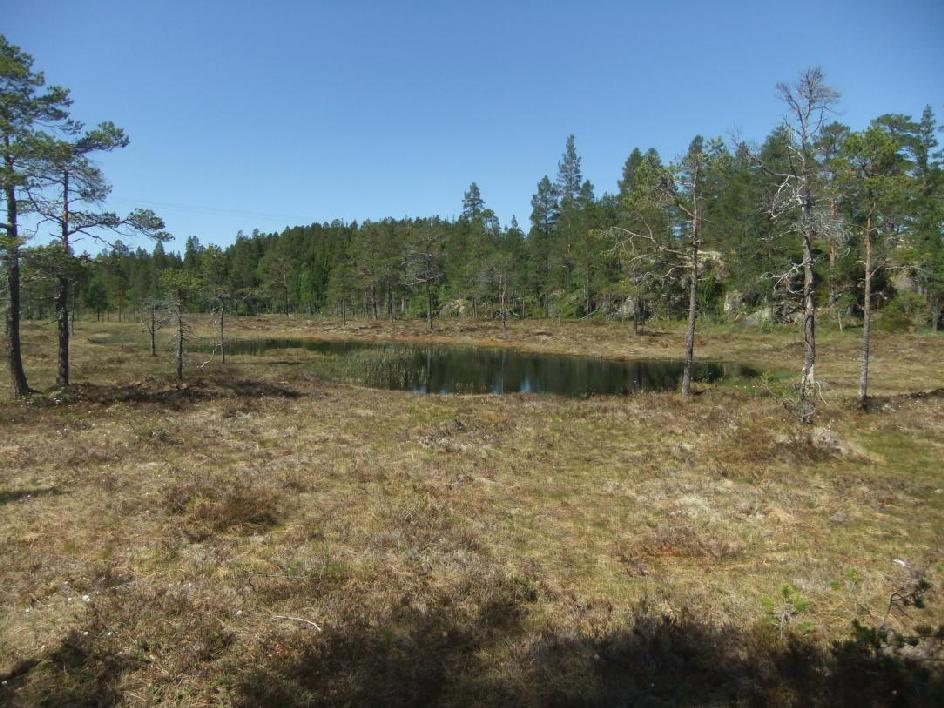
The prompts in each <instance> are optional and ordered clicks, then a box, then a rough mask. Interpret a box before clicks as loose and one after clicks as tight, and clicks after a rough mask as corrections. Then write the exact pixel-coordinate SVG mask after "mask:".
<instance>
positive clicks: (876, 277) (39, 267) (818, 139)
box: [0, 40, 944, 419]
mask: <svg viewBox="0 0 944 708" xmlns="http://www.w3.org/2000/svg"><path fill="white" fill-rule="evenodd" d="M2 53H3V55H4V61H5V64H4V69H3V77H2V80H3V86H2V91H3V103H2V115H0V121H2V125H0V129H2V132H3V136H4V144H3V150H4V154H3V156H4V167H3V172H2V175H3V188H4V192H3V193H4V198H5V200H6V205H7V222H6V223H5V224H4V225H3V229H4V236H3V239H2V247H3V258H4V265H5V271H6V275H7V278H6V282H7V353H8V361H10V362H11V363H10V366H11V373H13V377H14V390H15V391H18V392H21V393H25V392H26V390H27V387H26V386H25V379H24V380H23V382H22V385H20V383H19V382H18V381H17V374H16V373H15V372H14V370H15V369H17V368H19V369H20V370H21V369H22V366H21V364H16V365H15V364H14V362H13V360H14V359H15V357H16V356H17V354H16V351H15V350H17V349H18V347H19V344H18V317H19V316H20V313H21V312H23V313H25V315H26V316H27V317H33V318H40V319H42V318H48V317H55V318H56V321H57V323H58V327H59V331H60V360H61V362H60V363H61V366H60V369H62V368H63V366H64V367H65V369H66V371H65V372H64V375H61V376H60V380H59V383H60V384H65V383H68V374H67V365H68V364H67V359H66V360H64V361H63V360H62V342H63V339H66V340H67V336H68V324H69V317H70V313H71V317H72V318H73V319H74V318H75V317H77V316H80V315H81V314H82V313H83V312H84V313H86V315H88V316H94V317H97V318H101V317H109V316H114V317H117V318H118V319H125V318H131V317H140V316H141V315H140V313H142V312H146V311H147V310H148V308H149V307H150V308H151V310H150V311H151V315H152V316H153V305H154V303H155V302H167V301H168V300H169V301H172V302H174V303H176V307H177V310H178V311H179V312H186V311H218V312H219V313H220V314H221V315H222V314H223V313H228V312H231V313H234V314H256V313H285V314H292V313H299V314H306V315H314V314H326V315H330V316H334V317H338V318H341V319H345V318H348V317H370V318H388V319H396V318H412V317H422V318H424V319H425V321H426V323H427V327H429V328H432V326H433V322H434V319H435V318H436V317H437V316H442V315H451V316H463V317H469V318H492V319H497V320H500V321H501V322H502V323H505V322H507V319H508V318H535V317H541V318H558V319H564V318H567V319H571V318H625V319H627V320H632V322H633V327H634V330H635V331H637V332H638V331H639V330H640V328H642V327H644V326H645V323H646V321H647V320H648V319H650V318H652V317H660V318H682V319H685V320H686V321H687V325H688V326H687V336H686V351H685V354H686V359H687V361H688V362H689V363H690V362H691V360H692V358H693V348H694V342H695V328H696V322H697V320H698V318H699V317H704V316H714V317H722V316H724V317H731V318H735V317H743V318H747V319H748V320H750V321H752V322H756V323H763V322H766V321H793V322H796V323H797V324H798V325H799V326H800V329H801V331H802V332H803V340H804V361H803V368H802V372H803V375H802V383H801V384H800V399H801V402H802V403H803V407H804V412H803V413H802V417H804V419H809V418H811V416H812V411H813V409H814V408H815V406H814V405H813V401H814V400H815V386H816V378H815V361H816V321H817V317H818V313H819V312H820V311H825V312H826V313H827V314H828V316H829V317H830V318H832V319H834V320H835V321H836V323H837V324H838V326H840V327H844V326H845V325H846V324H848V323H850V322H854V323H856V324H857V325H858V324H861V325H862V329H863V368H862V376H861V382H860V396H861V398H862V399H863V401H864V400H865V399H866V397H867V388H868V355H869V346H870V344H869V342H870V332H871V326H872V315H873V313H874V312H875V311H877V310H884V313H883V315H884V316H885V318H886V320H887V322H889V323H898V324H901V323H905V324H908V325H911V326H916V327H927V328H930V329H932V330H940V329H941V327H942V317H941V315H942V310H944V236H942V224H944V200H942V194H944V192H942V190H944V182H942V154H941V151H939V150H938V141H937V137H936V136H937V133H938V132H939V130H940V129H939V128H938V126H937V124H936V120H935V117H934V114H933V112H932V110H931V108H930V107H928V108H926V109H925V110H924V111H923V113H922V114H921V116H920V117H918V118H914V117H912V116H908V115H903V114H884V115H880V116H878V117H876V118H875V119H874V120H873V121H872V122H871V123H870V124H869V125H868V126H867V127H866V128H864V129H862V130H859V131H854V130H852V129H851V128H849V127H848V126H845V125H843V124H842V123H839V122H837V121H834V120H831V118H832V116H833V109H834V108H835V107H836V105H837V101H838V98H839V94H838V92H836V91H835V90H834V89H832V88H831V87H829V86H828V85H827V84H826V82H825V79H824V77H823V74H822V72H821V71H820V70H819V69H811V70H807V71H805V72H803V73H802V74H801V75H800V76H799V77H798V78H797V79H796V80H795V81H793V82H791V83H789V84H781V85H779V86H778V91H779V93H780V96H781V98H782V100H783V105H784V108H785V113H786V117H785V118H784V120H783V121H781V122H780V123H779V124H777V125H775V126H774V127H773V129H772V130H771V132H770V133H769V135H767V136H766V138H765V139H764V140H763V141H762V142H760V143H759V144H748V143H747V142H745V141H741V140H732V139H729V140H724V139H722V138H720V137H712V138H705V137H702V136H695V137H694V138H693V139H692V141H691V143H690V145H689V147H688V149H687V151H686V152H685V153H684V154H683V155H681V156H679V157H677V158H675V159H672V160H668V161H667V160H665V159H664V157H663V156H661V155H659V153H658V152H657V151H656V150H655V149H653V148H648V149H643V148H636V149H633V150H632V151H631V152H630V154H629V155H628V157H627V159H626V161H625V164H624V167H623V170H622V175H621V177H620V179H619V181H618V185H617V189H616V190H615V191H614V192H613V193H603V194H602V195H600V196H598V195H597V194H596V190H595V188H594V185H592V184H591V183H590V182H589V181H588V180H586V179H585V178H584V176H583V170H582V164H581V158H580V156H579V155H578V152H577V148H576V142H575V138H574V136H573V135H571V136H568V137H567V140H566V143H565V146H564V151H563V154H562V156H561V158H560V160H559V162H558V164H557V169H556V171H553V170H550V171H549V172H548V174H546V175H544V176H543V177H541V179H540V180H539V181H538V182H537V185H536V188H535V192H534V194H533V196H532V199H531V214H530V219H529V223H528V224H527V225H526V226H525V227H522V226H521V225H519V223H518V222H517V220H516V219H514V218H513V219H512V221H511V223H509V224H507V225H502V224H500V223H499V220H498V218H497V217H496V215H495V213H494V212H493V211H492V210H491V209H489V208H488V207H487V205H486V202H485V199H484V197H483V195H482V193H481V191H480V189H479V187H478V185H477V184H476V183H475V182H473V183H471V184H470V186H469V188H468V190H467V191H465V193H464V195H463V197H462V201H461V206H462V209H461V214H460V215H459V216H458V218H455V219H442V218H439V217H426V218H411V219H398V220H395V219H384V220H380V221H365V222H361V223H358V222H350V223H346V222H341V221H333V222H331V223H320V224H319V223H314V224H310V225H307V226H295V227H290V228H286V229H284V230H283V231H281V232H279V233H261V232H259V231H253V232H252V234H251V235H245V234H243V233H242V232H240V233H239V234H237V235H236V238H235V240H234V242H233V243H232V244H230V245H229V246H226V247H219V246H216V245H207V246H205V245H203V244H201V243H200V240H199V238H198V237H197V236H191V237H189V238H188V239H187V240H186V244H185V247H184V249H183V251H182V253H177V252H173V251H168V250H166V249H165V246H164V243H165V242H166V241H167V239H168V238H169V236H168V235H167V234H166V233H165V232H164V231H163V224H162V222H161V221H160V219H159V218H158V217H157V216H156V215H155V214H153V213H152V212H149V211H145V210H137V211H135V212H132V214H129V215H128V216H127V217H125V218H119V217H118V216H116V215H114V214H111V213H107V212H97V211H95V207H96V206H97V205H98V204H100V203H101V202H102V201H103V200H104V198H105V197H106V196H107V193H108V187H107V183H106V182H105V181H104V178H103V176H102V175H101V173H100V171H98V170H97V168H96V167H95V166H94V164H93V163H92V161H91V156H92V155H93V154H94V153H96V152H100V151H103V150H112V149H118V148H120V147H123V146H124V145H126V144H127V137H126V136H125V135H124V133H123V132H122V131H121V130H120V129H118V128H116V127H115V126H113V125H112V124H110V123H102V124H101V125H99V126H98V127H96V128H95V129H93V130H85V129H84V128H83V127H82V126H80V125H78V124H76V123H75V122H73V121H70V120H69V118H68V115H67V107H68V92H67V91H65V90H64V89H60V88H57V87H53V88H50V89H43V82H42V76H41V74H38V73H35V72H33V71H32V69H31V61H32V60H31V59H30V58H29V57H28V55H25V54H23V53H22V51H21V50H19V49H18V48H15V47H12V46H11V45H9V44H8V43H6V40H3V44H2ZM11 67H13V68H11ZM17 67H19V68H17ZM24 67H25V68H24ZM17 72H19V73H17ZM41 89H43V91H44V92H42V93H40V90H41ZM457 203H458V199H457ZM77 205H78V206H77ZM17 210H20V212H22V211H29V212H32V213H33V214H34V215H35V216H34V219H35V218H37V217H38V219H39V223H40V224H41V226H44V227H46V228H47V231H49V233H50V234H51V235H53V236H54V237H55V238H54V240H53V241H52V242H51V243H50V244H48V245H44V246H41V247H32V248H30V247H27V246H26V244H25V243H24V239H23V238H22V234H20V233H19V232H18V229H17V218H18V211H17ZM49 225H52V226H53V229H51V230H50V229H48V226H49ZM40 233H46V232H44V231H42V229H40ZM134 235H139V236H140V235H144V236H148V237H151V238H153V239H154V240H155V241H156V242H155V243H154V245H153V247H149V248H148V249H145V248H143V247H141V245H140V244H138V245H137V247H135V248H131V247H130V246H129V245H127V244H128V243H129V239H130V238H131V237H132V236H134ZM77 236H89V237H91V238H92V239H96V240H98V241H99V242H102V243H104V244H105V246H104V248H102V247H99V248H98V249H97V250H98V252H97V253H95V254H94V255H93V254H92V253H90V252H89V249H88V248H87V247H86V250H85V251H84V252H82V253H81V254H77V249H76V244H75V243H74V242H73V241H74V239H75V237H77ZM70 238H71V239H73V241H70ZM132 243H133V242H132ZM92 250H95V249H94V248H93V249H92ZM21 263H22V274H21V273H20V272H19V269H20V267H21V265H20V264H21ZM21 279H22V283H20V280H21ZM66 357H67V352H66ZM690 370H691V369H690V366H688V367H686V376H685V378H684V381H683V389H684V390H685V391H686V392H688V390H689V385H690ZM60 374H63V371H60Z"/></svg>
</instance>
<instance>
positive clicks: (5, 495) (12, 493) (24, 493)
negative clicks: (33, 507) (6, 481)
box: [0, 487, 62, 506]
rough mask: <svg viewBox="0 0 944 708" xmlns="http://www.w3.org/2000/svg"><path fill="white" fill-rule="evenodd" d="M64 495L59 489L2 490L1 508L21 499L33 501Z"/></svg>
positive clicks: (0, 493)
mask: <svg viewBox="0 0 944 708" xmlns="http://www.w3.org/2000/svg"><path fill="white" fill-rule="evenodd" d="M57 494H62V491H61V490H60V489H59V488H58V487H36V488H35V489H15V490H14V489H11V490H0V506H3V505H4V504H9V503H11V502H15V501H19V500H20V499H31V498H33V497H46V496H55V495H57Z"/></svg>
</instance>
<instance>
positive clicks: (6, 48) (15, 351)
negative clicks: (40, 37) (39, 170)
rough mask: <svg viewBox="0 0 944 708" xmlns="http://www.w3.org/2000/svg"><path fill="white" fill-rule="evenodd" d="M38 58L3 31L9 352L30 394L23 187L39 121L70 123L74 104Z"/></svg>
mask: <svg viewBox="0 0 944 708" xmlns="http://www.w3.org/2000/svg"><path fill="white" fill-rule="evenodd" d="M45 83H46V81H45V78H44V77H43V74H42V73H41V72H36V71H33V58H32V57H31V56H30V55H29V54H26V53H25V52H24V51H22V50H21V49H20V48H19V47H16V46H14V45H12V44H10V43H9V42H8V41H7V38H6V37H5V36H3V35H0V158H2V165H0V190H2V193H3V199H4V201H5V202H6V221H5V222H3V223H2V224H0V226H2V228H3V238H2V242H0V246H2V248H3V252H4V256H5V259H4V260H5V266H6V276H7V283H6V285H7V310H6V355H7V365H8V367H9V370H10V379H11V384H12V389H13V396H14V397H15V398H22V397H24V396H27V395H29V392H30V388H29V384H28V383H27V380H26V373H25V371H24V370H23V357H22V350H21V344H20V248H21V247H22V245H23V244H22V239H21V237H20V232H19V213H18V206H19V205H18V193H19V192H20V191H21V190H22V189H23V188H24V187H25V186H26V184H27V175H28V165H29V162H30V161H31V160H32V159H33V158H34V157H35V145H36V142H37V140H39V139H41V138H42V137H43V133H42V132H41V130H40V126H49V125H53V126H55V125H65V124H66V121H67V118H68V114H67V112H66V109H67V108H68V107H69V105H70V104H71V100H70V98H69V92H68V91H67V90H66V89H64V88H60V87H58V86H52V87H49V88H48V89H46V90H45V92H42V93H40V90H41V89H43V87H44V86H45Z"/></svg>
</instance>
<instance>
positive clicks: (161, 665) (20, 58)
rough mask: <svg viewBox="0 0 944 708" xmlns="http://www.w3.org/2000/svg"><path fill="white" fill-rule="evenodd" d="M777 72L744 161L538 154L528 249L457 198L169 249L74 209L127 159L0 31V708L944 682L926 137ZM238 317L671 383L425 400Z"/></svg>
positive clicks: (833, 693)
mask: <svg viewBox="0 0 944 708" xmlns="http://www.w3.org/2000/svg"><path fill="white" fill-rule="evenodd" d="M778 91H779V93H780V95H781V97H782V99H783V105H784V115H785V117H784V120H783V121H782V122H781V123H779V124H777V125H775V126H774V127H773V129H772V131H771V133H770V134H769V135H768V136H767V137H766V138H764V139H763V140H762V141H761V142H760V143H759V144H750V143H747V142H744V141H740V140H727V141H726V140H722V139H721V138H705V137H702V136H695V137H694V138H693V139H692V140H691V142H690V145H689V148H688V149H687V151H686V152H685V154H684V155H682V156H680V157H677V158H675V159H672V160H667V159H665V158H664V157H663V156H660V155H659V154H657V152H656V151H655V150H652V149H648V150H645V149H641V148H640V149H634V150H632V152H631V153H630V154H629V156H628V157H627V159H626V163H625V167H624V169H623V174H622V176H621V179H620V180H619V182H618V190H617V191H616V192H615V193H603V194H602V195H599V196H598V194H597V192H596V190H595V188H594V186H593V185H591V184H590V183H589V182H587V181H586V180H584V178H583V175H582V168H581V160H580V157H579V155H578V152H577V147H576V141H575V138H574V136H569V137H567V138H566V143H565V148H564V152H563V155H562V157H561V159H560V162H559V163H558V166H557V170H556V172H554V178H553V179H552V178H551V176H550V174H549V175H546V176H544V177H542V178H541V179H540V180H539V181H538V183H537V187H536V191H535V194H534V196H533V199H532V202H531V203H532V212H531V214H530V219H529V223H528V224H527V225H526V227H522V226H521V225H520V224H519V223H518V222H517V221H516V220H512V222H511V223H510V224H507V225H502V224H500V223H499V222H498V219H497V218H496V216H495V214H494V213H493V212H492V211H490V210H489V209H488V208H487V206H486V202H485V200H484V197H483V195H482V193H481V192H480V190H479V187H478V186H477V185H476V183H474V182H473V183H471V185H470V186H469V189H468V191H466V193H465V194H464V196H463V198H462V201H461V205H462V210H461V215H460V216H459V217H458V218H456V219H454V220H447V219H442V218H438V217H428V218H413V219H400V220H394V219H387V220H383V221H379V222H364V223H357V222H353V223H341V222H332V223H325V224H311V225H308V226H297V227H293V228H287V229H285V230H284V231H282V232H281V233H272V234H265V233H259V232H253V233H252V234H251V235H249V236H246V235H243V234H237V235H236V238H235V241H234V242H233V243H232V244H231V245H230V246H228V247H226V248H221V247H218V246H203V245H201V243H200V240H199V238H198V236H190V237H189V238H187V239H186V246H185V248H184V250H183V252H182V253H177V252H174V251H172V250H168V249H167V248H166V247H165V245H164V244H165V243H167V242H168V241H169V240H170V235H169V234H168V233H166V231H165V230H164V224H163V222H162V220H161V219H160V217H159V216H158V215H157V214H154V213H153V212H151V211H149V210H134V211H132V212H131V213H129V214H127V215H123V216H122V215H117V214H113V213H111V212H108V211H105V210H103V209H102V208H101V205H102V204H103V202H104V200H105V199H106V197H107V195H108V192H109V187H108V183H107V181H106V179H105V176H104V175H103V174H102V172H101V171H100V169H99V168H98V167H97V166H96V164H95V162H94V158H95V155H96V154H98V153H100V152H102V151H110V150H117V149H121V148H123V147H124V146H125V145H127V144H128V136H126V135H125V134H124V132H123V131H122V130H121V129H120V128H118V127H117V126H115V125H113V124H112V123H110V122H107V121H105V122H102V123H101V124H99V125H97V126H96V127H94V128H88V127H86V126H83V125H81V124H79V123H77V122H76V121H74V120H71V119H70V117H69V106H70V97H69V92H68V91H67V90H66V89H64V88H60V87H49V86H46V84H45V80H44V77H43V75H42V74H41V72H38V71H37V70H35V69H34V68H33V60H32V58H31V57H30V56H29V55H28V54H26V53H25V52H23V51H22V50H21V49H20V48H18V47H16V46H14V45H12V44H10V43H9V42H8V41H7V40H6V39H5V38H3V37H2V36H0V137H2V141H0V154H2V161H3V164H2V166H0V186H2V195H3V197H2V198H3V200H4V206H5V216H4V220H3V222H2V223H0V231H2V233H0V250H2V253H0V255H2V263H3V272H4V276H5V277H4V282H5V297H6V302H5V310H6V320H5V355H6V361H7V367H8V370H9V388H8V389H6V391H5V393H6V397H7V398H9V399H10V400H9V401H8V402H6V403H3V404H2V405H0V425H2V426H3V429H4V431H5V435H4V442H3V455H2V458H0V459H2V461H0V506H2V507H3V510H4V511H3V515H2V518H0V551H2V557H3V560H4V564H3V565H4V568H3V569H2V570H0V587H2V591H0V592H2V602H0V675H2V680H3V683H2V685H0V701H10V702H12V703H20V704H23V705H29V704H36V703H46V704H50V705H57V704H89V703H91V704H95V703H98V704H109V703H114V702H119V701H124V702H127V703H135V702H137V703H142V704H145V703H154V702H165V703H192V704H206V703H207V702H208V701H211V702H222V703H234V704H242V705H258V704H271V705H285V704H313V703H314V704H319V703H321V704H337V703H342V704H351V703H365V702H370V703H380V704H394V705H395V704H417V703H429V702H445V703H470V704H474V703H482V702H493V703H494V702H500V703H514V704H520V703H526V704H580V703H587V704H601V703H605V704H612V703H623V704H624V703H635V702H649V703H654V704H660V703H661V704H666V705H671V704H678V703H686V702H688V703H711V702H715V703H731V702H740V703H746V704H773V705H776V704H785V705H790V704H793V705H808V704H835V703H841V702H844V701H845V702H847V703H849V704H850V705H863V704H873V705H885V704H889V703H899V704H902V705H908V704H916V703H917V704H920V703H922V702H923V703H927V704H929V705H930V704H933V703H934V702H935V701H939V700H941V699H942V697H944V693H942V691H944V688H942V677H941V673H940V665H941V664H940V662H941V658H942V657H941V643H942V640H944V631H942V629H940V627H942V626H944V614H942V613H944V610H942V603H941V601H940V597H939V595H940V587H941V582H942V565H941V564H942V555H941V554H942V550H944V549H942V546H941V543H942V535H941V531H942V528H944V494H942V491H941V487H942V480H941V476H940V471H939V465H938V464H937V463H938V461H939V459H940V453H941V440H942V435H944V407H942V404H941V400H942V394H941V392H942V391H944V367H942V366H941V361H942V360H944V340H942V338H941V336H940V334H939V332H940V330H941V327H942V321H941V315H942V309H944V238H942V224H944V200H942V195H944V192H942V190H944V179H942V174H944V173H942V155H941V152H940V151H938V143H937V134H938V133H939V129H938V127H937V125H936V122H935V118H934V115H933V113H932V111H931V109H930V108H928V109H926V110H925V111H924V112H923V114H922V115H921V116H920V117H918V118H914V117H912V116H906V115H900V114H886V115H881V116H877V117H876V118H875V119H874V120H873V121H872V122H871V123H870V124H869V125H868V126H866V127H864V128H862V129H861V130H853V129H851V128H850V127H847V126H844V125H842V124H840V123H838V122H835V121H834V120H833V111H834V109H835V107H836V106H837V105H838V101H839V94H838V92H837V91H836V90H834V89H833V88H831V87H830V86H829V85H828V83H827V82H826V79H825V77H824V75H823V73H822V72H821V71H820V70H818V69H810V70H807V71H804V72H803V73H801V74H800V76H799V77H798V78H796V79H795V80H794V81H791V82H789V83H785V84H782V85H780V86H779V87H778ZM552 172H553V171H552ZM457 196H458V195H457ZM458 202H459V200H458V199H457V204H458ZM148 239H150V240H151V242H150V243H149V242H148ZM145 245H147V248H145ZM630 322H631V324H629V323H630ZM634 335H635V336H634ZM228 336H239V337H243V338H275V337H280V336H281V337H286V336H294V337H298V336H319V337H323V338H324V337H326V338H332V339H350V338H359V339H365V340H384V341H391V340H394V341H395V340H404V341H410V342H417V341H426V342H431V341H437V342H455V341H461V342H464V343H467V344H476V345H482V346H486V345H494V344H503V345H505V346H515V347H519V348H523V349H529V350H532V351H545V352H553V353H559V354H587V355H599V356H607V357H613V358H632V357H636V356H638V357H671V358H684V360H685V362H686V367H685V372H684V374H683V376H682V377H681V381H680V389H681V394H682V395H681V396H679V395H675V394H672V393H670V394H665V393H663V394H646V395H640V396H636V397H628V398H626V397H600V398H590V399H587V400H565V399H561V398H557V397H536V396H528V395H513V396H508V397H500V398H499V397H490V396H449V397H419V396H412V395H410V394H405V393H400V392H391V391H375V390H371V389H368V388H364V387H360V386H354V385H350V384H349V383H346V382H345V379H344V376H341V375H340V374H339V371H340V368H339V367H338V365H337V362H333V361H331V360H330V359H328V358H326V357H323V356H320V355H312V354H311V353H302V352H297V351H295V352H291V351H285V352H274V353H270V354H268V355H266V356H262V357H247V356H241V355H238V354H232V353H228V352H227V350H226V340H227V337H228ZM195 340H200V341H201V342H202V343H203V344H206V343H207V342H212V343H214V344H213V345H212V346H210V347H209V349H210V351H209V352H207V351H206V349H207V347H206V346H203V347H200V348H194V349H195V350H196V349H200V350H201V351H195V352H189V351H188V346H189V345H190V344H191V343H192V342H194V341H195ZM873 340H874V341H873ZM214 346H216V348H215V349H214V348H213V347H214ZM699 355H705V356H710V357H712V358H714V359H718V360H729V361H738V362H741V363H744V364H748V365H750V366H752V367H754V368H756V369H758V370H761V371H765V372H766V376H765V378H764V379H763V380H762V381H760V382H754V383H752V384H743V385H733V384H720V385H712V386H703V385H698V384H695V383H693V380H692V375H691V374H692V364H693V362H694V361H695V360H696V358H697V357H698V356H699ZM171 361H172V363H171Z"/></svg>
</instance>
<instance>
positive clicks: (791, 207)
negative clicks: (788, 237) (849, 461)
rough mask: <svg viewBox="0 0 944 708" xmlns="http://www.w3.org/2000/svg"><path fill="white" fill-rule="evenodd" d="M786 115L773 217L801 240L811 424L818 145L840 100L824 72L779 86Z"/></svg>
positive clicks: (805, 413)
mask: <svg viewBox="0 0 944 708" xmlns="http://www.w3.org/2000/svg"><path fill="white" fill-rule="evenodd" d="M777 92H778V94H779V95H780V98H781V100H782V101H783V102H784V104H785V106H786V109H787V115H786V117H785V118H784V127H785V128H786V130H787V131H788V132H789V134H790V136H791V140H790V144H789V151H790V155H789V159H788V161H787V170H786V171H785V172H780V173H774V174H775V176H776V177H777V178H778V182H779V185H778V187H777V190H776V193H775V195H774V198H773V200H772V204H771V206H770V215H771V217H772V218H774V219H778V220H781V221H784V222H786V223H788V225H789V226H790V228H791V229H793V230H795V231H798V232H799V234H800V236H801V240H802V258H801V261H800V263H799V264H798V265H799V270H800V271H802V274H803V289H802V299H803V368H802V374H801V378H800V385H799V402H800V420H801V421H802V422H804V423H811V422H812V420H813V415H814V414H815V412H816V394H817V384H816V283H815V280H814V275H813V245H814V242H815V240H816V238H817V233H818V229H817V212H816V207H817V176H818V172H819V163H818V160H817V156H816V144H817V142H818V140H819V137H820V135H821V133H822V130H823V127H824V125H825V122H826V118H827V116H828V115H829V114H830V112H831V109H832V107H833V105H834V104H835V103H836V101H837V100H838V98H839V94H838V92H837V91H835V90H834V89H832V88H830V87H829V86H827V85H826V83H825V80H824V77H823V72H822V71H821V70H820V69H819V68H818V67H815V68H812V69H807V70H806V71H804V72H803V73H802V74H800V77H799V78H798V79H797V80H796V81H795V82H793V83H792V84H786V83H780V84H777Z"/></svg>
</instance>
